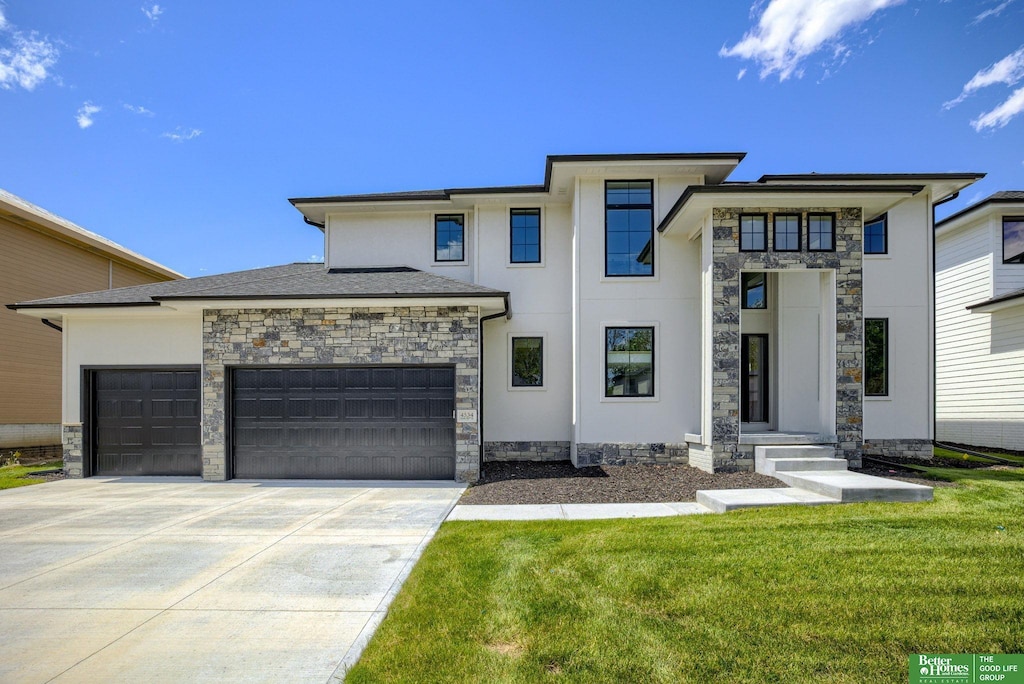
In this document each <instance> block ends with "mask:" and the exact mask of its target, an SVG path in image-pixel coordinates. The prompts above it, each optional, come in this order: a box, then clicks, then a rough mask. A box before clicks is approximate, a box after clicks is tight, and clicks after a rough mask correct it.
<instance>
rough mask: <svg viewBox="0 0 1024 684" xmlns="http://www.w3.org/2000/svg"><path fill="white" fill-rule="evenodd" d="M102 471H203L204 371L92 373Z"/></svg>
mask: <svg viewBox="0 0 1024 684" xmlns="http://www.w3.org/2000/svg"><path fill="white" fill-rule="evenodd" d="M91 381H92V382H91V384H92V388H93V389H92V392H93V395H92V396H93V430H92V441H93V457H94V459H95V460H94V463H95V468H94V473H95V474H96V475H200V474H201V473H202V456H201V438H200V431H199V395H200V390H199V371H198V370H176V369H167V370H165V369H118V370H96V371H92V377H91Z"/></svg>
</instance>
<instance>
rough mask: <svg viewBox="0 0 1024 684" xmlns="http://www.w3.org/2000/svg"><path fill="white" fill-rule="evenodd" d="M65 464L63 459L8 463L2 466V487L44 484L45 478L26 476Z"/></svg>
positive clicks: (0, 478) (0, 470) (0, 467)
mask: <svg viewBox="0 0 1024 684" xmlns="http://www.w3.org/2000/svg"><path fill="white" fill-rule="evenodd" d="M62 465H63V463H62V462H61V461H48V462H46V463H40V464H37V465H7V466H0V489H13V488H15V487H25V486H28V485H34V484H42V483H44V482H46V480H45V479H43V478H33V477H26V476H27V475H31V474H32V473H36V472H39V471H40V470H53V469H54V468H60V467H61V466H62Z"/></svg>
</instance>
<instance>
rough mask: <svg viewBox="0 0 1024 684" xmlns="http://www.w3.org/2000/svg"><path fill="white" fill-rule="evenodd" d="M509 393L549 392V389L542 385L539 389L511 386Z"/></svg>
mask: <svg viewBox="0 0 1024 684" xmlns="http://www.w3.org/2000/svg"><path fill="white" fill-rule="evenodd" d="M508 391H509V392H547V391H548V388H547V387H545V386H544V385H540V386H537V387H519V386H514V385H509V386H508Z"/></svg>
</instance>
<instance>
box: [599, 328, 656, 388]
mask: <svg viewBox="0 0 1024 684" xmlns="http://www.w3.org/2000/svg"><path fill="white" fill-rule="evenodd" d="M604 395H605V396H606V397H653V396H654V328H653V327H643V328H618V327H616V328H605V390H604Z"/></svg>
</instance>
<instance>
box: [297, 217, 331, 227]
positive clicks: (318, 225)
mask: <svg viewBox="0 0 1024 684" xmlns="http://www.w3.org/2000/svg"><path fill="white" fill-rule="evenodd" d="M302 220H303V221H305V222H306V223H308V224H309V225H311V226H316V227H317V228H319V229H320V230H326V229H327V228H326V226H325V224H323V223H317V222H316V221H310V220H309V219H308V218H306V216H305V215H303V217H302Z"/></svg>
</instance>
